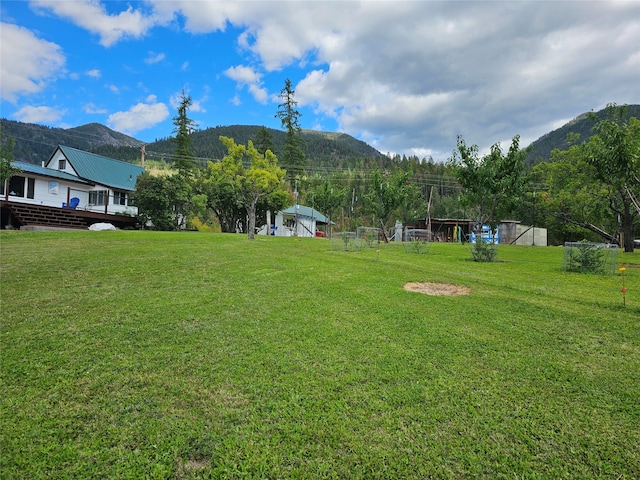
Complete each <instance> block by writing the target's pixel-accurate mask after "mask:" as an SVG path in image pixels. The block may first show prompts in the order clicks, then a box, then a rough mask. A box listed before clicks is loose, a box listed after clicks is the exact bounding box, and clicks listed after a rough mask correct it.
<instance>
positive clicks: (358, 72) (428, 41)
mask: <svg viewBox="0 0 640 480" xmlns="http://www.w3.org/2000/svg"><path fill="white" fill-rule="evenodd" d="M32 5H35V6H36V7H37V8H40V9H46V10H47V11H48V12H53V13H55V14H56V15H59V16H61V17H64V18H68V19H71V20H72V21H73V22H74V23H76V24H77V25H79V26H81V27H83V28H85V29H87V30H89V31H91V32H93V33H95V34H97V35H100V38H101V43H102V44H103V45H105V46H109V45H113V44H114V43H115V42H117V41H119V40H121V39H125V38H139V37H141V36H143V35H145V33H146V32H147V31H148V30H149V29H150V28H151V27H153V26H157V25H169V27H170V28H172V29H174V30H176V29H179V28H184V30H186V31H188V32H190V33H192V34H204V33H210V32H216V31H224V30H226V29H228V30H229V31H230V32H232V33H233V34H234V35H236V42H237V53H238V54H239V55H240V57H241V59H240V60H237V61H236V62H237V63H242V64H245V65H240V64H237V65H236V66H233V67H230V68H228V69H227V70H225V71H224V72H223V73H224V75H226V76H227V77H228V78H231V79H232V80H234V81H235V82H236V87H237V88H239V89H244V88H246V89H247V91H248V92H249V94H250V95H252V96H253V98H254V99H255V100H256V101H257V102H259V103H267V102H269V101H270V100H273V95H274V93H271V96H270V94H269V92H268V91H267V89H266V87H265V85H273V84H275V82H276V79H277V82H278V83H279V84H280V85H281V84H282V82H281V78H280V77H281V76H283V70H284V69H287V70H286V72H287V74H289V73H290V72H291V73H293V77H294V78H301V80H300V81H299V82H298V83H297V85H294V88H295V90H296V100H297V101H298V103H299V106H300V107H303V108H304V107H309V108H310V109H311V110H312V111H313V114H314V115H315V117H312V116H311V115H309V117H312V118H306V116H303V118H302V121H303V123H306V122H308V124H309V125H321V124H323V123H324V122H325V121H326V120H327V119H330V120H333V121H335V122H337V123H338V125H339V128H340V129H341V130H342V131H346V132H347V133H350V134H352V135H354V136H357V137H359V138H362V139H367V140H370V141H371V142H374V144H375V145H376V146H378V148H379V149H381V150H382V151H385V152H386V151H394V152H406V153H411V152H415V153H416V154H423V153H425V152H430V153H429V154H432V155H434V157H436V158H437V159H444V158H446V157H447V156H448V155H449V154H450V152H451V150H452V149H453V147H454V146H455V137H456V135H458V134H461V135H463V137H464V138H465V140H466V141H467V143H469V144H472V143H477V144H478V145H479V146H480V148H481V149H483V148H486V147H487V146H489V145H491V144H492V143H495V142H496V141H500V140H502V139H510V138H511V137H512V136H513V135H515V134H520V135H521V137H522V139H523V140H524V139H535V138H538V137H539V136H540V135H542V134H544V133H546V132H547V131H548V129H549V127H550V126H551V125H556V124H557V123H559V122H560V121H561V120H563V119H566V118H572V117H573V116H575V115H578V114H580V113H583V112H585V111H588V110H591V109H595V108H596V107H597V106H599V105H605V104H607V103H609V102H617V103H640V88H639V87H638V84H640V75H639V73H638V67H639V66H640V51H639V49H638V45H640V3H638V2H633V1H629V2H625V1H622V2H583V3H580V8H576V4H575V3H574V2H538V1H521V2H483V1H470V2H446V1H441V2H436V1H430V2H420V1H394V2H391V1H362V2H333V1H329V2H287V3H286V8H284V6H285V5H284V4H277V3H274V2H267V1H263V2H219V1H204V0H202V1H190V2H185V1H179V0H150V1H148V2H144V3H134V7H128V8H127V9H126V10H122V11H119V12H118V11H117V10H118V9H122V7H121V5H122V3H119V2H118V3H115V2H113V3H108V2H104V1H103V2H100V1H99V0H83V1H78V2H68V1H56V0H38V1H35V2H33V3H32ZM108 10H109V11H108ZM111 10H116V11H115V13H113V12H112V11H111ZM183 25H184V26H183ZM229 27H233V28H229ZM16 28H19V27H16ZM3 35H4V32H3ZM31 36H32V37H33V35H32V34H31ZM34 38H35V37H34ZM36 40H37V39H36ZM40 42H41V41H40ZM45 43H46V42H45ZM6 44H7V42H5V41H4V39H3V42H2V45H3V51H2V53H3V61H2V68H3V77H2V80H3V85H2V89H3V98H8V97H5V84H4V80H5V73H4V72H5V66H4V64H5V58H4V52H5V47H4V45H6ZM10 44H13V43H12V42H10ZM50 45H53V47H55V48H54V51H57V52H58V54H59V55H60V56H61V61H58V64H57V65H56V66H55V67H52V68H50V69H49V72H48V73H47V70H46V69H41V68H36V69H34V70H33V71H34V72H36V73H35V74H34V75H35V76H34V77H29V76H28V75H25V74H22V75H21V76H20V79H21V80H22V79H24V78H27V79H29V80H30V82H31V84H29V83H26V84H25V83H24V82H22V81H17V82H14V84H15V85H17V86H18V87H15V88H21V89H23V90H14V91H13V94H12V95H13V97H12V98H15V95H16V94H17V93H16V91H19V92H29V91H32V92H35V91H39V90H40V89H41V88H42V85H43V82H44V81H45V80H46V79H50V78H55V75H56V74H57V72H58V71H59V70H61V69H62V65H63V64H64V57H63V56H62V54H61V53H60V51H59V47H57V46H56V45H54V44H50ZM160 48H162V47H160ZM56 49H57V50H56ZM35 51H38V50H37V49H36V50H35ZM27 52H28V50H27ZM160 55H161V54H160ZM27 57H28V55H16V57H15V59H14V62H13V63H14V64H16V65H17V62H18V61H22V60H23V59H24V58H27ZM46 57H47V56H46V55H45V58H46ZM159 58H160V57H159V56H158V54H155V53H154V54H150V55H149V57H148V59H147V60H151V61H155V60H156V59H159ZM186 58H187V59H188V58H189V57H186ZM54 64H55V62H54ZM246 65H251V66H246ZM17 66H18V68H21V66H20V65H17ZM181 68H182V70H183V71H185V70H188V69H191V66H190V63H189V60H185V61H184V63H183V64H182V66H181ZM43 72H44V75H43ZM113 88H114V90H115V91H117V89H116V87H113ZM29 89H31V90H29ZM234 94H235V96H234V97H233V98H232V100H231V102H232V103H234V104H236V105H239V104H241V98H240V94H239V93H238V92H237V91H236V92H233V93H231V94H230V95H234ZM245 102H246V103H247V107H249V103H250V102H249V100H245ZM147 103H148V102H147ZM203 105H204V101H203V100H202V99H201V100H197V101H196V100H194V104H193V110H194V111H201V112H203V111H204V108H203Z"/></svg>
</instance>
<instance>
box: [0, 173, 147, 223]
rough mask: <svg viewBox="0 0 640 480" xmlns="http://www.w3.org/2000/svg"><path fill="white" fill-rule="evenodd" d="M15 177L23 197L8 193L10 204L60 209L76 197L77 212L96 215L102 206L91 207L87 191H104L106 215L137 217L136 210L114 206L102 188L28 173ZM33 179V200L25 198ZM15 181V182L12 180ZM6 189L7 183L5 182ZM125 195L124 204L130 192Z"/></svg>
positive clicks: (112, 194)
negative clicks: (21, 185)
mask: <svg viewBox="0 0 640 480" xmlns="http://www.w3.org/2000/svg"><path fill="white" fill-rule="evenodd" d="M15 177H22V178H24V189H23V192H24V195H23V196H15V195H11V193H10V192H9V193H8V194H7V197H6V198H7V200H9V201H10V202H17V203H27V204H31V205H44V206H47V207H58V208H60V207H62V206H63V204H67V203H68V200H69V199H71V198H73V197H77V198H78V199H79V200H80V203H79V204H78V206H77V209H78V210H87V211H91V212H96V213H105V206H104V205H91V204H90V203H89V191H106V192H107V194H108V196H109V205H107V211H106V213H109V214H124V215H133V216H135V215H137V214H138V208H137V207H134V206H129V205H116V204H115V203H114V192H113V190H111V189H108V188H106V187H104V186H100V185H96V186H91V185H83V184H80V183H74V182H69V181H65V180H61V179H57V178H49V177H41V176H38V175H35V174H31V173H29V172H20V173H18V174H17V175H15ZM29 178H33V179H35V184H34V187H35V188H34V195H33V196H34V198H28V197H27V183H28V179H29ZM14 181H15V180H14ZM7 188H8V182H7ZM123 193H124V194H125V195H126V203H129V199H130V195H131V192H123Z"/></svg>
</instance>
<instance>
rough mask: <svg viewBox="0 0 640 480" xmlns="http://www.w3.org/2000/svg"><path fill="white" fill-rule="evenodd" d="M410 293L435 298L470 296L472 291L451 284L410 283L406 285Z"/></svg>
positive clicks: (405, 287)
mask: <svg viewBox="0 0 640 480" xmlns="http://www.w3.org/2000/svg"><path fill="white" fill-rule="evenodd" d="M404 289H405V290H408V291H409V292H418V293H424V294H425V295H434V296H454V295H469V294H470V293H471V289H469V288H467V287H463V286H462V285H452V284H450V283H430V282H409V283H406V284H405V285H404Z"/></svg>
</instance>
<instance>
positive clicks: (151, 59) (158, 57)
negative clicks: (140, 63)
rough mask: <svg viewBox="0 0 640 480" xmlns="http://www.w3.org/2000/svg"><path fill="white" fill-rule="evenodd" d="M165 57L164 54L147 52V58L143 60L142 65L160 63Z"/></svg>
mask: <svg viewBox="0 0 640 480" xmlns="http://www.w3.org/2000/svg"><path fill="white" fill-rule="evenodd" d="M165 56H166V55H165V54H164V53H154V52H149V56H148V57H147V58H145V59H144V63H146V64H148V65H152V64H154V63H158V62H161V61H162V60H164V59H165Z"/></svg>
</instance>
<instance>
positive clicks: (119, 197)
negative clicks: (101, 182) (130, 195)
mask: <svg viewBox="0 0 640 480" xmlns="http://www.w3.org/2000/svg"><path fill="white" fill-rule="evenodd" d="M113 203H114V205H126V204H127V193H126V192H119V191H117V190H115V191H114V192H113Z"/></svg>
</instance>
